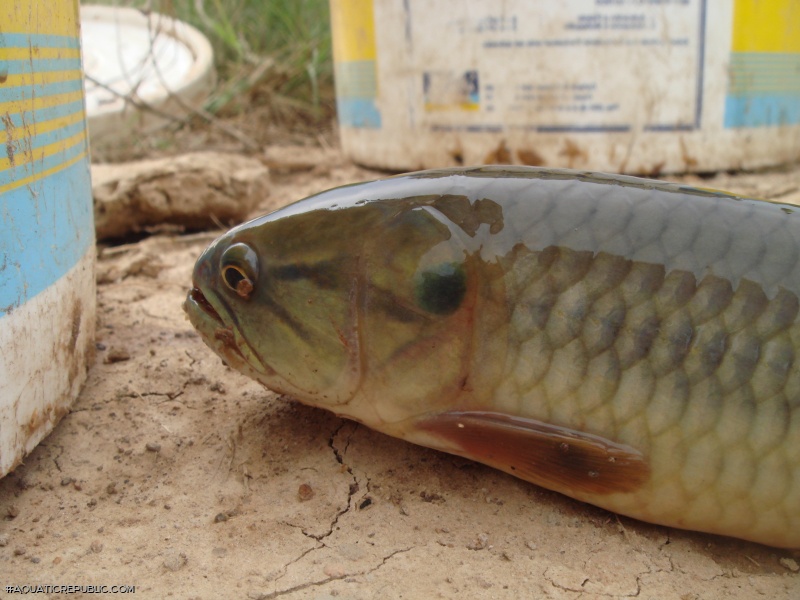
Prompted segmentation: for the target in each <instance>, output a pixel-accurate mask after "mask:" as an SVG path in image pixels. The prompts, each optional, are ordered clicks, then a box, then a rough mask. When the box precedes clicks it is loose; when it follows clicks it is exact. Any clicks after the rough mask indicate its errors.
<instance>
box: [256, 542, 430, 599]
mask: <svg viewBox="0 0 800 600" xmlns="http://www.w3.org/2000/svg"><path fill="white" fill-rule="evenodd" d="M413 549H414V546H410V547H408V548H400V549H399V550H394V551H393V552H390V553H389V554H387V555H386V556H384V557H383V558H382V559H381V562H380V563H378V564H377V565H375V566H374V567H372V568H370V569H365V570H363V571H354V572H352V573H342V574H341V575H331V576H329V577H326V578H325V579H320V580H319V581H307V582H306V583H300V584H298V585H295V586H292V587H290V588H286V589H284V590H276V591H274V592H271V593H269V594H260V595H259V596H258V600H272V598H280V597H281V596H283V595H285V594H291V593H293V592H299V591H302V590H305V589H308V588H310V587H319V586H323V585H326V584H328V583H330V582H332V581H339V580H340V579H348V578H350V577H362V576H364V575H371V574H372V573H374V572H375V571H377V570H378V569H380V568H382V567H383V566H384V565H385V564H386V563H387V562H388V561H389V560H390V559H392V558H393V557H395V556H397V555H398V554H404V553H406V552H410V551H411V550H413ZM313 550H316V548H311V549H309V550H307V551H306V552H304V553H303V555H302V556H300V557H298V558H297V559H295V560H292V561H290V562H288V563H287V564H286V565H285V567H286V568H288V567H289V565H291V564H292V563H295V562H297V561H298V560H300V558H302V557H303V556H305V555H306V554H308V553H309V552H311V551H313Z"/></svg>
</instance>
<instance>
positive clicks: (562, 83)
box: [331, 0, 800, 174]
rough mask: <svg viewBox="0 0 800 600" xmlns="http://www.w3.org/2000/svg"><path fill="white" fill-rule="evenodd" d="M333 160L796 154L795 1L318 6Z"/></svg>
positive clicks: (640, 163)
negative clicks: (337, 138) (332, 115)
mask: <svg viewBox="0 0 800 600" xmlns="http://www.w3.org/2000/svg"><path fill="white" fill-rule="evenodd" d="M331 22H332V29H333V42H334V65H335V76H336V92H337V108H338V115H339V125H340V135H341V141H342V146H343V148H344V150H345V152H346V153H347V154H348V155H349V156H350V157H351V158H353V159H354V160H355V161H357V162H359V163H362V164H365V165H368V166H373V167H380V168H387V169H396V170H412V169H418V168H429V167H440V166H455V165H461V164H479V163H515V164H529V165H544V166H558V167H572V168H580V169H596V170H603V171H617V172H629V173H646V174H655V173H659V172H680V171H714V170H720V169H737V168H753V167H761V166H766V165H774V164H778V163H783V162H789V161H794V160H798V159H800V3H798V2H797V1H796V0H770V1H765V0H734V1H733V2H731V1H729V0H656V1H646V2H638V1H637V2H632V1H626V0H569V1H566V2H550V1H547V0H538V1H536V0H507V1H505V2H495V1H493V0H471V1H470V2H462V1H461V0H440V1H439V2H435V3H431V2H422V1H421V0H331Z"/></svg>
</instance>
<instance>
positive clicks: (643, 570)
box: [0, 165, 800, 600]
mask: <svg viewBox="0 0 800 600" xmlns="http://www.w3.org/2000/svg"><path fill="white" fill-rule="evenodd" d="M313 175H314V176H313V177H309V174H308V173H301V174H298V175H294V176H291V177H286V178H283V179H280V178H276V182H275V188H274V190H273V199H274V200H275V201H276V202H285V201H288V200H290V199H295V198H299V197H302V196H304V195H307V194H308V193H310V192H312V191H316V190H317V189H323V188H326V187H330V186H332V185H335V184H340V183H344V182H345V181H349V180H356V179H363V178H368V177H370V176H372V175H370V174H364V173H363V172H361V171H358V170H356V169H355V168H354V167H348V166H346V165H344V166H343V165H338V166H336V169H331V170H330V171H324V170H323V172H322V173H320V171H319V169H317V170H315V173H314V174H313ZM769 177H771V176H770V175H760V176H755V175H749V176H747V177H745V178H743V179H741V180H740V181H739V183H738V184H737V182H736V181H735V180H734V181H733V184H731V183H730V182H721V183H718V182H711V184H709V185H711V186H712V187H728V188H729V189H734V190H736V189H738V191H743V192H745V193H748V192H749V193H753V192H752V191H751V188H755V189H757V190H758V189H759V187H761V188H764V187H766V189H767V191H769V189H779V188H780V189H784V188H785V189H787V190H789V192H790V193H795V194H796V191H797V185H796V183H797V181H798V177H797V176H796V175H795V176H794V179H789V180H781V181H780V182H777V183H774V184H772V187H771V188H770V183H769V181H768V178H769ZM792 182H794V183H792ZM737 185H738V188H737ZM781 186H782V187H781ZM792 186H794V187H792ZM792 190H794V191H792ZM762 195H766V194H764V193H762ZM266 208H267V207H266V206H264V207H262V209H266ZM212 238H213V235H205V234H197V235H194V236H184V237H180V236H174V237H170V236H158V237H153V238H150V239H148V240H146V241H144V242H140V243H137V244H130V245H128V246H117V247H111V248H107V249H105V250H103V251H101V253H100V259H99V262H98V276H99V280H100V282H101V283H100V284H99V286H98V309H97V319H98V334H97V342H98V350H97V354H96V357H95V360H94V363H93V364H92V366H91V369H90V372H89V378H88V381H87V383H86V386H85V388H84V390H83V393H82V394H81V396H80V397H79V398H78V400H77V401H76V403H75V405H74V407H73V411H72V412H71V413H70V414H69V415H67V416H66V417H65V418H64V419H63V420H62V422H61V423H60V425H59V426H58V427H57V428H56V430H55V431H54V432H53V433H52V434H51V435H50V436H49V437H47V438H46V439H45V440H44V442H43V443H42V444H41V445H40V446H39V447H38V448H37V449H36V450H35V451H34V452H33V453H32V454H31V455H30V456H29V457H28V458H27V459H26V461H25V464H24V465H22V466H20V467H19V468H17V469H16V471H15V472H14V473H12V474H11V475H9V476H8V477H6V478H4V479H3V480H0V564H1V565H2V567H0V574H1V575H2V584H20V585H22V584H35V583H41V584H51V585H52V584H84V585H89V584H94V585H114V584H125V585H135V586H136V597H137V598H170V597H172V598H195V599H201V598H202V599H204V600H206V599H214V598H245V599H246V598H250V599H269V598H290V599H294V598H296V599H300V598H315V599H316V598H319V599H323V598H354V599H362V598H363V599H367V598H386V599H392V598H420V599H427V598H458V599H459V600H464V599H470V598H480V599H483V598H508V599H515V600H516V599H518V598H548V599H549V598H552V599H570V600H571V599H578V598H580V599H585V600H590V599H595V598H629V597H630V598H647V599H656V598H657V599H679V600H713V599H717V598H720V599H721V598H725V599H741V600H752V599H754V598H765V599H769V600H783V599H786V600H789V599H796V598H800V574H799V573H798V572H797V571H798V562H800V557H799V556H797V555H793V554H792V553H791V552H788V551H784V550H776V549H772V548H767V547H764V546H759V545H756V544H749V543H745V542H740V541H736V540H731V539H726V538H721V537H715V536H709V535H703V534H699V533H692V532H685V531H678V530H673V529H668V528H664V527H657V526H653V525H648V524H644V523H639V522H636V521H633V520H631V519H626V518H622V517H617V516H615V515H613V514H612V513H608V512H606V511H603V510H600V509H597V508H594V507H591V506H587V505H584V504H580V503H578V502H574V501H571V500H569V499H566V498H564V497H562V496H559V495H558V494H554V493H550V492H547V491H544V490H542V489H539V488H536V487H534V486H532V485H530V484H527V483H524V482H522V481H519V480H516V479H514V478H512V477H510V476H507V475H504V474H502V473H499V472H497V471H493V470H492V469H490V468H488V467H484V466H481V465H477V464H474V463H471V462H469V461H466V460H463V459H460V458H456V457H452V456H448V455H445V454H441V453H437V452H433V451H431V450H427V449H425V448H420V447H416V446H412V445H410V444H407V443H404V442H402V441H399V440H395V439H391V438H388V437H386V436H383V435H381V434H378V433H375V432H373V431H370V430H369V429H367V428H365V427H363V426H360V425H357V424H355V423H353V422H350V421H345V420H342V419H339V418H337V417H335V416H333V415H332V414H330V413H327V412H325V411H322V410H317V409H313V408H308V407H305V406H303V405H300V404H298V403H296V402H294V401H292V400H291V399H289V398H285V397H280V396H277V395H275V394H272V393H271V392H269V391H267V390H265V389H264V388H262V387H261V386H259V385H258V384H256V383H254V382H252V381H250V380H248V379H246V378H245V377H243V376H240V375H238V374H237V373H235V372H233V371H231V370H229V369H227V368H226V367H224V366H223V365H222V364H221V362H220V360H219V359H218V358H216V356H214V355H213V354H212V353H211V351H210V350H208V349H207V348H206V347H205V346H204V344H203V343H202V342H201V340H200V339H199V337H198V336H197V335H196V334H195V333H194V331H193V330H192V328H191V326H190V325H189V323H188V321H187V320H186V319H185V318H184V316H183V312H182V310H181V302H182V301H183V298H184V295H185V293H186V291H187V289H188V287H189V281H190V274H191V268H192V266H193V263H194V261H195V259H196V257H197V256H198V255H199V253H200V252H201V251H202V249H203V248H204V247H205V245H206V244H208V242H210V241H211V239H212ZM143 266H146V268H143ZM2 594H3V590H2V589H0V596H2ZM92 596H93V597H96V595H92ZM71 597H81V595H80V594H73V595H71Z"/></svg>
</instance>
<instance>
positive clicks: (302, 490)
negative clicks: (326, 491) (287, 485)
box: [297, 483, 314, 502]
mask: <svg viewBox="0 0 800 600" xmlns="http://www.w3.org/2000/svg"><path fill="white" fill-rule="evenodd" d="M297 497H298V498H300V502H305V501H306V500H311V499H312V498H313V497H314V488H312V487H311V486H310V485H309V484H307V483H301V484H300V487H298V488H297Z"/></svg>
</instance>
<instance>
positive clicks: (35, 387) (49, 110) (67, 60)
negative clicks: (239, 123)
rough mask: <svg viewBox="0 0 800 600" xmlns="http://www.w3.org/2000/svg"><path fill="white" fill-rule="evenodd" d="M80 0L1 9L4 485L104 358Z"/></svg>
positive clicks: (0, 456) (33, 0)
mask: <svg viewBox="0 0 800 600" xmlns="http://www.w3.org/2000/svg"><path fill="white" fill-rule="evenodd" d="M78 29H79V26H78V3H77V1H76V0H58V1H52V0H16V1H15V2H4V3H2V5H0V141H2V145H0V149H1V150H0V152H2V153H0V215H2V226H0V475H5V474H6V473H8V472H9V471H10V470H12V469H13V468H14V467H15V466H16V465H18V464H19V463H20V462H21V461H22V459H23V458H24V457H25V455H26V454H28V453H29V452H30V451H31V450H33V448H34V447H35V446H36V444H37V443H39V441H40V440H41V439H42V438H43V437H44V436H45V435H47V434H48V433H49V432H50V431H51V430H52V429H53V427H55V425H56V423H58V421H59V419H60V418H61V417H62V416H63V415H64V414H66V413H67V412H68V411H69V407H70V405H71V404H72V402H73V400H74V399H75V397H76V396H77V394H78V392H79V390H80V387H81V385H82V384H83V382H84V380H85V378H86V367H87V361H88V359H89V358H90V357H91V355H92V351H93V349H94V327H95V284H94V256H95V246H94V223H93V213H92V195H91V183H90V179H89V148H88V142H87V135H86V123H85V110H84V93H83V78H82V70H81V52H80V43H79V37H78Z"/></svg>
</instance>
